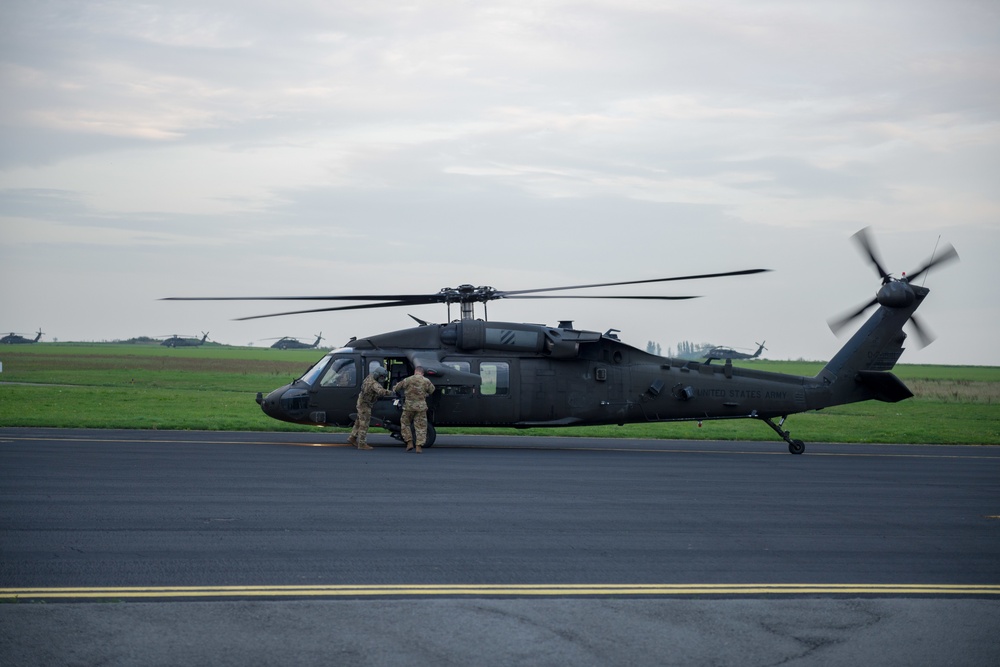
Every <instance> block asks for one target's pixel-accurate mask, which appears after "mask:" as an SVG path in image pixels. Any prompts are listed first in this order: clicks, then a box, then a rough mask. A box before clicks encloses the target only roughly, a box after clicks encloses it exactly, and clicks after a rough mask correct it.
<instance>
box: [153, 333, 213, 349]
mask: <svg viewBox="0 0 1000 667" xmlns="http://www.w3.org/2000/svg"><path fill="white" fill-rule="evenodd" d="M206 340H208V334H207V333H206V332H204V331H202V332H201V339H198V338H195V337H194V336H191V337H189V338H185V337H183V336H178V335H176V334H174V335H173V336H170V337H169V338H167V339H165V340H164V341H163V342H162V343H160V345H163V346H165V347H198V346H199V345H204V344H205V341H206Z"/></svg>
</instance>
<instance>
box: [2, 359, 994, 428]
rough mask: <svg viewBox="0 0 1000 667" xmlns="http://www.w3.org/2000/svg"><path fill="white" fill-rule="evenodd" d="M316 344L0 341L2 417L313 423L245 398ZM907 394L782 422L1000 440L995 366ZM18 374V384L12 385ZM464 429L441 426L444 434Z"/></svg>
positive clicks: (212, 424) (177, 423) (913, 380)
mask: <svg viewBox="0 0 1000 667" xmlns="http://www.w3.org/2000/svg"><path fill="white" fill-rule="evenodd" d="M323 354H324V352H323V351H322V350H272V349H270V348H239V347H224V346H211V345H205V346H202V347H194V348H176V349H169V348H165V347H161V346H158V345H116V344H73V343H40V344H36V345H23V346H10V347H8V346H3V348H2V349H0V362H2V363H3V373H2V374H0V382H4V383H5V384H3V385H0V425H3V426H31V427H55V428H143V429H164V430H170V429H185V430H221V431H303V432H314V431H315V430H316V428H315V427H309V426H298V425H294V424H286V423H283V422H278V421H275V420H273V419H270V418H268V417H266V416H265V415H264V414H263V413H262V412H261V410H260V408H259V407H258V406H257V404H256V402H255V401H254V396H255V395H256V393H257V392H258V391H264V392H267V391H269V390H271V389H274V388H276V387H278V386H281V385H282V384H285V383H286V382H288V381H290V380H291V379H293V378H295V377H298V376H299V375H301V374H302V372H303V371H305V370H306V369H307V368H308V367H309V366H310V365H312V363H313V362H315V361H316V360H317V359H319V358H320V357H321V356H322V355H323ZM742 365H746V366H748V367H751V368H757V369H760V370H769V371H776V372H781V373H788V374H793V375H808V376H812V375H815V374H816V373H817V372H818V371H819V370H820V368H822V364H821V363H818V362H774V361H754V362H743V364H742ZM894 372H895V373H896V374H897V375H898V376H899V377H900V378H901V379H903V380H904V381H905V382H906V384H907V386H909V387H910V389H911V390H912V391H913V392H914V394H916V397H915V398H912V399H909V400H907V401H903V402H900V403H892V404H890V403H879V402H876V401H868V402H865V403H855V404H852V405H845V406H839V407H836V408H830V409H827V410H823V411H821V412H808V413H804V414H800V415H793V416H791V417H789V419H788V420H787V421H786V422H785V425H784V428H786V429H787V430H789V431H790V432H791V433H792V437H794V438H799V439H802V440H805V441H806V442H855V443H868V442H914V443H942V444H975V445H979V444H990V445H997V444H1000V368H997V367H989V366H907V365H900V366H897V367H896V369H895V371H894ZM13 383H17V384H13ZM461 431H462V429H441V432H442V433H455V432H461ZM475 432H477V433H502V434H512V433H513V434H517V433H520V434H531V435H580V436H590V437H622V438H667V439H690V440H736V439H739V440H763V441H775V440H777V436H776V435H775V434H774V432H773V431H771V429H769V428H767V426H766V425H764V424H761V423H759V422H757V421H755V420H745V419H741V420H724V421H706V422H704V423H703V424H702V425H701V426H700V427H699V426H698V424H697V423H696V422H677V423H645V424H629V425H626V426H621V427H619V426H602V427H580V428H567V429H526V430H514V429H476V430H475Z"/></svg>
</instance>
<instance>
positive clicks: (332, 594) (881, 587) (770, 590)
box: [0, 584, 1000, 601]
mask: <svg viewBox="0 0 1000 667" xmlns="http://www.w3.org/2000/svg"><path fill="white" fill-rule="evenodd" d="M698 595H712V596H729V597H738V596H756V597H761V596H772V595H781V596H797V595H880V596H910V595H919V596H994V595H1000V585H960V584H531V585H503V584H467V585H463V584H447V585H433V584H429V585H382V586H350V585H330V586H323V585H318V586H153V587H106V588H86V587H77V588H0V599H4V600H8V601H9V600H16V599H25V600H36V599H62V600H74V599H75V600H82V599H109V598H115V599H124V598H133V599H136V598H160V599H176V598H187V599H199V598H226V597H229V598H233V597H236V598H279V597H281V598H289V597H290V598H298V597H302V598H307V597H328V598H339V597H352V598H371V597H392V596H396V597H404V596H424V597H468V596H489V597H577V596H589V597H620V596H630V597H636V596H638V597H663V596H667V597H669V596H698Z"/></svg>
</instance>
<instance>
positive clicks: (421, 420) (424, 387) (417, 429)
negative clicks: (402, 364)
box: [392, 366, 434, 454]
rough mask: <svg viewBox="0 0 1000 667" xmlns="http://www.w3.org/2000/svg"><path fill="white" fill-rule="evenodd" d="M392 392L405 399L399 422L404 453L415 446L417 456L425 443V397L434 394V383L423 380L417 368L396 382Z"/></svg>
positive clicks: (419, 369) (418, 367) (419, 368)
mask: <svg viewBox="0 0 1000 667" xmlns="http://www.w3.org/2000/svg"><path fill="white" fill-rule="evenodd" d="M392 390H393V391H400V390H402V392H403V395H404V396H405V397H406V401H405V402H404V403H403V417H402V419H400V422H399V426H400V430H401V431H402V433H403V440H405V441H406V451H410V450H411V449H413V448H414V445H415V446H416V450H417V453H418V454H419V453H421V452H422V451H424V449H423V447H424V443H425V442H427V397H428V396H430V395H431V394H433V393H434V383H432V382H431V381H430V380H428V379H427V378H425V377H424V369H423V368H421V367H420V366H417V367H416V368H414V369H413V375H411V376H410V377H408V378H404V379H403V380H400V381H399V382H397V383H396V386H394V387H393V388H392ZM411 423H412V429H411Z"/></svg>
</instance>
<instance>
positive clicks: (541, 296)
mask: <svg viewBox="0 0 1000 667" xmlns="http://www.w3.org/2000/svg"><path fill="white" fill-rule="evenodd" d="M506 298H508V299H652V300H657V301H683V300H685V299H700V298H701V297H700V296H580V295H572V296H570V295H562V294H538V295H529V296H522V295H517V294H515V295H514V296H509V297H506Z"/></svg>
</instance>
